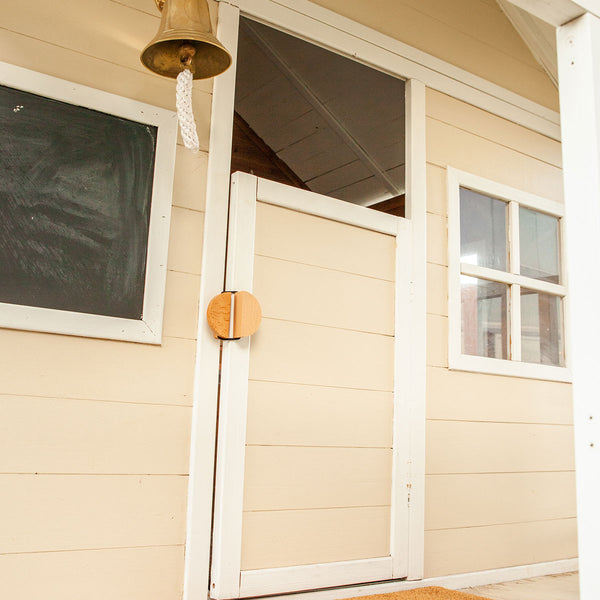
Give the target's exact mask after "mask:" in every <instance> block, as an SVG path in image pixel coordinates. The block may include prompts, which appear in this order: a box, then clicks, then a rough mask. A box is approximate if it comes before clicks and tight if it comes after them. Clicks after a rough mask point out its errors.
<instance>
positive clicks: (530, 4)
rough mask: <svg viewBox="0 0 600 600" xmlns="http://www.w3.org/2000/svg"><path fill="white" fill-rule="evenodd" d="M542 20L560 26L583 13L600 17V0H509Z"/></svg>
mask: <svg viewBox="0 0 600 600" xmlns="http://www.w3.org/2000/svg"><path fill="white" fill-rule="evenodd" d="M508 1H509V2H510V3H511V4H514V5H515V6H518V7H519V8H522V9H523V10H525V11H527V12H528V13H531V14H532V15H535V16H536V17H538V18H539V19H541V20H542V21H546V23H550V24H551V25H554V27H560V26H561V25H565V24H566V23H569V22H570V21H572V20H573V19H576V18H577V17H580V16H581V15H583V14H585V13H586V12H587V13H590V14H592V15H595V16H596V17H600V0H577V1H574V0H508Z"/></svg>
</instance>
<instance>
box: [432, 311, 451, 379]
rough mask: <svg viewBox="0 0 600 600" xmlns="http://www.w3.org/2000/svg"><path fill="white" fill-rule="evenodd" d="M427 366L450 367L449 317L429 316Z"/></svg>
mask: <svg viewBox="0 0 600 600" xmlns="http://www.w3.org/2000/svg"><path fill="white" fill-rule="evenodd" d="M427 365H428V366H435V367H447V366H448V317H442V316H440V315H427Z"/></svg>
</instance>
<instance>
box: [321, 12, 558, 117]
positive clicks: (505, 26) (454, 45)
mask: <svg viewBox="0 0 600 600" xmlns="http://www.w3.org/2000/svg"><path fill="white" fill-rule="evenodd" d="M316 4H319V5H321V6H323V7H325V8H328V9H330V10H333V11H334V12H337V13H339V14H341V15H344V16H346V17H348V18H350V19H353V20H355V21H357V22H359V23H362V24H363V25H367V26H368V27H371V28H373V29H376V30H378V31H381V32H382V33H385V34H386V35H389V36H390V37H393V38H396V39H398V40H400V41H401V42H404V43H406V44H408V45H409V46H412V47H414V48H418V49H419V50H423V51H424V52H427V53H429V54H432V55H433V56H435V57H437V58H440V59H442V60H445V61H447V62H449V63H451V64H453V65H456V66H458V67H461V68H462V69H465V70H466V71H469V72H470V73H474V74H475V75H478V76H480V77H483V78H484V79H487V80H489V81H492V82H494V83H496V84H498V85H501V86H502V87H505V88H507V89H509V90H512V91H514V92H516V93H518V94H521V95H522V96H525V97H526V98H530V99H531V100H534V101H536V102H539V103H540V104H543V105H544V106H548V107H550V108H553V109H556V110H558V92H557V90H556V88H555V87H554V86H553V84H552V82H551V81H550V79H549V78H548V76H547V75H546V74H545V72H544V71H543V70H542V67H541V66H540V65H539V64H538V63H537V62H536V61H535V60H534V58H533V56H532V55H531V52H530V51H529V50H528V48H527V47H526V45H525V43H524V42H523V40H522V39H521V38H520V37H519V35H518V34H517V32H516V31H515V30H514V28H513V27H512V26H511V24H510V23H509V21H508V19H507V18H506V16H505V15H504V13H503V12H502V11H501V10H500V7H499V6H498V5H497V4H496V3H495V2H488V1H487V0H455V1H453V2H448V1H447V0H374V1H373V2H369V3H363V2H346V1H345V0H316Z"/></svg>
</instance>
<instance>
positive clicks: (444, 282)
mask: <svg viewBox="0 0 600 600" xmlns="http://www.w3.org/2000/svg"><path fill="white" fill-rule="evenodd" d="M427 312H428V313H429V314H432V315H441V316H445V317H447V316H448V267H444V266H442V265H436V264H433V263H427Z"/></svg>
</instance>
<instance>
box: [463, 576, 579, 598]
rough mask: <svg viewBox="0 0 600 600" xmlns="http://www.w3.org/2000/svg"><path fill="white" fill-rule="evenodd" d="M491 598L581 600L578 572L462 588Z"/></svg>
mask: <svg viewBox="0 0 600 600" xmlns="http://www.w3.org/2000/svg"><path fill="white" fill-rule="evenodd" d="M462 591H463V592H468V593H470V594H475V595H476V596H483V597H484V598H490V600H579V575H578V573H564V574H562V575H546V576H545V577H534V578H532V579H520V580H518V581H508V582H506V583H496V584H493V585H480V586H477V587H471V588H467V589H464V590H462Z"/></svg>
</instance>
